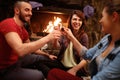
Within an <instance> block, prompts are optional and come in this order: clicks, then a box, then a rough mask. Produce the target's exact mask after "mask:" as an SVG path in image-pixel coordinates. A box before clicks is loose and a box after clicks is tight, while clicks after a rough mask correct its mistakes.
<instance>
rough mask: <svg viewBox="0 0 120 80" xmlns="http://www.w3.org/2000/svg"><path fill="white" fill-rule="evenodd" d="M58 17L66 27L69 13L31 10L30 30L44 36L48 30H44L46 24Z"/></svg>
mask: <svg viewBox="0 0 120 80" xmlns="http://www.w3.org/2000/svg"><path fill="white" fill-rule="evenodd" d="M55 17H56V18H60V19H61V20H62V21H61V23H62V25H63V26H65V27H67V21H68V17H69V14H67V13H62V12H52V11H33V15H32V18H31V30H32V32H33V33H34V34H36V35H37V36H45V35H47V34H48V33H49V32H44V30H45V29H47V26H48V24H49V23H50V21H51V22H54V18H55Z"/></svg>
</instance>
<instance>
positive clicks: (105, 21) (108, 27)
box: [99, 8, 113, 33]
mask: <svg viewBox="0 0 120 80" xmlns="http://www.w3.org/2000/svg"><path fill="white" fill-rule="evenodd" d="M106 9H107V8H104V9H103V11H102V18H101V19H100V21H99V22H100V23H101V25H102V32H105V33H110V32H111V31H112V29H113V22H112V16H111V15H109V14H108V13H107V12H106Z"/></svg>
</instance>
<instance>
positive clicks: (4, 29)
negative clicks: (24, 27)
mask: <svg viewBox="0 0 120 80" xmlns="http://www.w3.org/2000/svg"><path fill="white" fill-rule="evenodd" d="M0 32H1V33H2V34H3V35H5V34H6V33H8V32H17V30H16V27H15V25H14V24H13V23H12V22H8V21H6V22H4V23H1V25H0Z"/></svg>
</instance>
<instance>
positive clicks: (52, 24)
mask: <svg viewBox="0 0 120 80" xmlns="http://www.w3.org/2000/svg"><path fill="white" fill-rule="evenodd" d="M61 22H62V19H61V18H59V17H55V16H54V21H53V22H52V21H49V23H48V25H47V28H46V29H45V30H44V31H43V32H47V33H51V32H52V31H53V30H54V27H55V26H59V27H62V23H61Z"/></svg>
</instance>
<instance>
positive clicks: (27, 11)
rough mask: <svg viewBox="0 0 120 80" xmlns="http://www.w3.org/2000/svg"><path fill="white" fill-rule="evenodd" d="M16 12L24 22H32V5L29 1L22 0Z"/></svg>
mask: <svg viewBox="0 0 120 80" xmlns="http://www.w3.org/2000/svg"><path fill="white" fill-rule="evenodd" d="M16 14H17V16H18V18H19V19H20V20H21V21H22V22H30V18H31V16H32V6H31V5H30V4H29V3H27V2H21V3H20V4H19V7H17V8H16Z"/></svg>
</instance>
